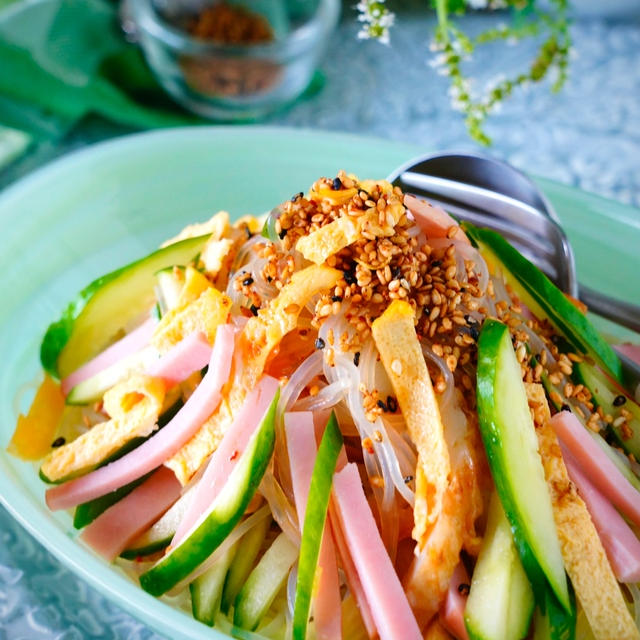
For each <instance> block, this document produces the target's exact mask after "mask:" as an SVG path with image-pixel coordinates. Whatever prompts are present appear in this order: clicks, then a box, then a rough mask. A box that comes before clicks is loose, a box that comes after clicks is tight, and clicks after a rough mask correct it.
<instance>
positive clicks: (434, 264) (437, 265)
mask: <svg viewBox="0 0 640 640" xmlns="http://www.w3.org/2000/svg"><path fill="white" fill-rule="evenodd" d="M441 264H442V260H434V261H433V262H432V263H431V266H432V267H433V268H435V267H439V266H440V265H441Z"/></svg>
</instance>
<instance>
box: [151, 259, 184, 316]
mask: <svg viewBox="0 0 640 640" xmlns="http://www.w3.org/2000/svg"><path fill="white" fill-rule="evenodd" d="M181 274H182V277H181V278H179V277H178V276H177V275H176V273H175V270H174V267H167V268H166V269H161V270H160V271H158V272H157V273H156V294H157V296H156V297H157V299H158V306H159V308H160V313H161V315H164V314H165V313H167V311H171V309H175V308H176V307H177V306H178V301H179V299H180V293H181V292H182V288H183V287H184V268H181Z"/></svg>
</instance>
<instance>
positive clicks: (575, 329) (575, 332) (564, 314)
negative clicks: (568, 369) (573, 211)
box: [462, 222, 623, 382]
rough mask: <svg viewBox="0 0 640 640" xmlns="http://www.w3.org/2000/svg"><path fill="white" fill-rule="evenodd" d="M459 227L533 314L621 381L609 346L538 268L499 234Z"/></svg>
mask: <svg viewBox="0 0 640 640" xmlns="http://www.w3.org/2000/svg"><path fill="white" fill-rule="evenodd" d="M462 227H463V228H464V230H465V232H466V233H467V235H468V236H469V237H470V238H471V239H472V240H473V241H474V242H475V243H476V245H477V246H478V248H479V249H480V253H481V254H482V255H483V257H484V258H485V259H486V260H487V262H489V263H494V264H495V263H496V262H497V263H499V267H500V271H501V272H502V276H503V277H504V279H505V280H506V281H507V282H508V283H509V284H510V285H511V286H512V287H513V288H514V290H515V292H516V293H517V294H518V296H519V297H520V298H521V299H522V301H523V302H524V303H525V304H526V305H527V306H528V307H529V308H530V309H531V311H532V312H533V313H534V314H536V315H538V316H539V317H546V318H548V319H549V321H550V322H551V324H553V326H554V327H555V328H556V329H557V330H558V331H559V332H560V333H561V334H562V335H563V336H564V337H565V338H566V339H567V340H568V341H569V342H570V343H571V345H572V346H573V347H574V348H576V349H578V350H579V351H580V352H582V353H588V354H589V355H591V356H592V357H593V358H594V359H595V360H596V361H597V362H598V363H599V364H600V365H601V366H603V367H604V368H605V369H607V370H608V371H609V372H610V373H611V375H612V376H614V377H615V378H616V380H618V381H621V382H622V380H623V374H622V364H621V362H620V358H618V356H617V354H616V352H615V351H614V350H613V348H612V347H611V345H610V344H609V343H608V342H607V341H606V340H604V338H602V336H601V335H600V334H599V333H598V331H597V330H596V329H595V327H594V326H593V325H592V324H591V322H590V321H589V319H588V318H587V317H586V316H585V315H584V314H583V313H581V312H580V311H579V310H578V309H576V307H575V306H574V305H573V304H572V303H571V302H569V300H567V298H566V296H565V295H564V294H563V293H562V291H560V289H558V287H556V286H555V285H554V284H553V282H551V280H549V278H547V276H546V275H545V274H544V273H542V271H540V269H538V267H536V266H535V265H533V264H532V263H531V262H529V261H528V260H527V259H526V258H525V257H524V256H523V255H522V254H521V253H520V252H519V251H518V250H517V249H515V248H514V247H512V246H511V245H510V244H509V243H508V242H507V241H506V240H505V239H504V238H503V237H502V236H501V235H500V234H499V233H496V232H495V231H492V230H491V229H479V228H478V227H474V226H473V225H472V224H469V223H468V222H463V223H462Z"/></svg>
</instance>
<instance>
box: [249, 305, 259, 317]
mask: <svg viewBox="0 0 640 640" xmlns="http://www.w3.org/2000/svg"><path fill="white" fill-rule="evenodd" d="M249 311H251V313H252V314H253V315H254V316H257V315H258V307H256V305H255V304H252V305H251V306H250V307H249Z"/></svg>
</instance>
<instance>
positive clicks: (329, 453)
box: [293, 412, 343, 640]
mask: <svg viewBox="0 0 640 640" xmlns="http://www.w3.org/2000/svg"><path fill="white" fill-rule="evenodd" d="M342 443H343V442H342V434H341V433H340V428H339V427H338V421H337V420H336V416H335V414H334V413H333V412H332V413H331V417H330V418H329V422H327V426H326V428H325V430H324V434H323V436H322V440H321V442H320V446H319V447H318V454H317V456H316V461H315V463H314V465H313V472H312V474H311V484H310V485H309V498H308V500H307V509H306V511H305V516H304V526H303V527H302V538H301V541H300V559H299V560H298V582H297V584H296V600H295V606H294V609H293V640H304V639H305V638H306V636H307V622H308V620H309V610H310V608H311V593H312V591H313V581H314V578H315V575H316V568H317V566H318V556H319V554H320V545H321V543H322V534H323V531H324V525H325V521H326V519H327V509H328V508H329V497H330V496H331V485H332V481H333V473H334V471H335V469H336V462H337V461H338V455H339V454H340V450H341V449H342Z"/></svg>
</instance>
